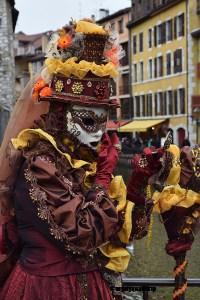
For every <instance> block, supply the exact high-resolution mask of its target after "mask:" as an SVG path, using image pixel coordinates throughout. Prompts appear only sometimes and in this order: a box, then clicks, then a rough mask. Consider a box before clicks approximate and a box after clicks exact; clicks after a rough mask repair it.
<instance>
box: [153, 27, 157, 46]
mask: <svg viewBox="0 0 200 300" xmlns="http://www.w3.org/2000/svg"><path fill="white" fill-rule="evenodd" d="M153 32H154V46H155V47H156V46H157V26H154V30H153Z"/></svg>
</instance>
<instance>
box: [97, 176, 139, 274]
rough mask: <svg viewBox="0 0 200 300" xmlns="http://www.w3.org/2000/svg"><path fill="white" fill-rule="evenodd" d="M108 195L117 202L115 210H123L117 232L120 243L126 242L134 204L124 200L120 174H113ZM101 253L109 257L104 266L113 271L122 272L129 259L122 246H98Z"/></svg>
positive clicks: (124, 192)
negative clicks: (122, 216) (122, 218)
mask: <svg viewBox="0 0 200 300" xmlns="http://www.w3.org/2000/svg"><path fill="white" fill-rule="evenodd" d="M109 197H110V198H111V199H112V200H115V201H117V202H118V205H117V210H118V211H123V212H124V223H123V226H122V228H121V230H120V231H119V232H118V237H119V239H120V241H121V242H122V243H125V244H128V243H129V238H130V234H131V231H132V210H133V206H134V204H133V203H132V202H130V201H128V200H126V186H125V184H124V181H123V178H122V176H115V177H114V178H113V180H112V181H111V184H110V187H109ZM99 249H100V250H101V252H102V253H103V255H105V256H106V257H109V262H108V264H107V265H106V268H108V269H110V270H113V271H115V272H124V271H125V270H126V269H127V267H128V264H129V261H130V254H129V252H128V251H127V250H126V249H125V248H123V247H119V246H116V245H114V244H112V243H108V244H106V245H104V246H102V247H100V248H99Z"/></svg>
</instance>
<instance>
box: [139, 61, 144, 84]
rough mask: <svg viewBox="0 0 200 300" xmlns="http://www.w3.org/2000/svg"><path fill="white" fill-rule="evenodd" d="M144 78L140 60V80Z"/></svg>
mask: <svg viewBox="0 0 200 300" xmlns="http://www.w3.org/2000/svg"><path fill="white" fill-rule="evenodd" d="M143 80H144V63H143V61H141V62H140V81H143Z"/></svg>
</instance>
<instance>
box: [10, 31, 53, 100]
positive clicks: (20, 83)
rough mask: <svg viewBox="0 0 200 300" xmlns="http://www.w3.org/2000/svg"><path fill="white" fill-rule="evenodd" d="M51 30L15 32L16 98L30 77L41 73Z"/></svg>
mask: <svg viewBox="0 0 200 300" xmlns="http://www.w3.org/2000/svg"><path fill="white" fill-rule="evenodd" d="M50 34H51V31H48V32H44V33H38V34H33V35H27V34H24V33H23V32H19V33H16V34H15V41H14V50H15V75H16V76H15V90H16V99H17V98H18V97H19V95H20V93H21V91H22V89H23V88H24V87H25V85H26V83H27V82H28V81H29V79H31V78H33V77H34V76H35V75H36V74H39V72H40V70H41V68H42V65H43V62H44V59H45V49H46V46H47V43H48V39H49V36H50Z"/></svg>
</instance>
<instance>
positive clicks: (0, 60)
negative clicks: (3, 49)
mask: <svg viewBox="0 0 200 300" xmlns="http://www.w3.org/2000/svg"><path fill="white" fill-rule="evenodd" d="M1 63H2V55H1V53H0V64H1Z"/></svg>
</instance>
